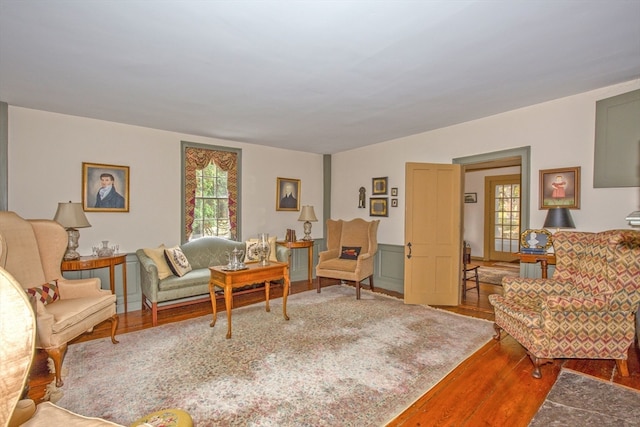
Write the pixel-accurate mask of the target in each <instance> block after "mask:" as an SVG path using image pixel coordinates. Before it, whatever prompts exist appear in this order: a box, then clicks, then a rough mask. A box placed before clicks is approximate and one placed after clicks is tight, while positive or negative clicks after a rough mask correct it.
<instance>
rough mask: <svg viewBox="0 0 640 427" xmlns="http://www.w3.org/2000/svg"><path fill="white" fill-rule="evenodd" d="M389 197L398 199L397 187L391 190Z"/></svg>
mask: <svg viewBox="0 0 640 427" xmlns="http://www.w3.org/2000/svg"><path fill="white" fill-rule="evenodd" d="M391 196H393V197H398V187H392V188H391Z"/></svg>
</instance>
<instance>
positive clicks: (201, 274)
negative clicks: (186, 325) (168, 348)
mask: <svg viewBox="0 0 640 427" xmlns="http://www.w3.org/2000/svg"><path fill="white" fill-rule="evenodd" d="M275 247H276V258H277V260H278V261H281V262H288V260H289V249H287V248H286V247H284V246H280V245H275ZM180 249H181V250H182V252H183V253H184V256H185V257H186V258H187V260H188V261H189V264H190V266H191V269H192V270H191V271H189V272H187V273H186V274H184V275H183V276H182V277H178V276H176V275H174V274H170V273H169V274H170V275H169V276H168V277H165V278H162V279H160V278H159V274H158V272H159V270H160V272H161V273H162V271H163V269H164V268H166V266H164V267H163V266H162V265H161V266H160V269H158V266H157V265H156V262H155V261H154V259H153V258H152V257H150V256H149V255H148V254H149V252H150V251H159V252H160V253H161V252H162V249H161V248H155V249H138V250H137V251H136V256H137V257H138V261H139V263H140V285H141V287H142V308H143V309H144V307H145V306H148V307H149V308H150V309H151V313H152V324H153V326H156V325H157V324H158V310H163V309H167V308H171V307H177V306H181V305H186V304H194V303H198V302H202V301H203V300H209V276H210V274H209V267H210V266H215V265H226V264H227V253H228V252H231V251H232V250H234V249H241V250H243V251H244V250H245V249H246V244H245V243H244V242H236V241H233V240H227V239H222V238H219V237H201V238H199V239H196V240H192V241H190V242H187V243H185V244H183V245H180ZM160 276H164V275H163V274H160Z"/></svg>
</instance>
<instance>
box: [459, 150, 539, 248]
mask: <svg viewBox="0 0 640 427" xmlns="http://www.w3.org/2000/svg"><path fill="white" fill-rule="evenodd" d="M530 153H531V147H529V146H526V147H519V148H514V149H509V150H503V151H494V152H489V153H483V154H478V155H473V156H468V157H460V158H455V159H453V163H454V164H461V165H463V171H464V174H465V175H467V174H468V173H470V174H473V173H478V172H479V171H491V172H490V173H489V172H487V175H501V174H513V173H514V172H513V168H514V167H519V171H520V172H519V177H520V205H519V208H520V218H519V219H520V227H521V229H523V230H524V229H526V228H529V206H530V203H529V198H530V175H531V172H530V171H531V167H530V157H531V156H530ZM508 168H512V169H508ZM494 170H496V171H494ZM500 170H502V171H507V172H504V173H501V172H498V171H500ZM476 184H477V186H476V188H477V189H478V191H479V192H481V194H482V197H481V196H480V194H478V196H479V197H477V199H478V204H477V205H473V204H471V205H467V204H465V209H464V217H463V219H462V224H463V236H464V239H465V240H469V241H470V244H471V247H472V254H473V257H474V258H476V257H477V258H479V259H482V260H484V261H489V260H490V257H491V256H490V253H489V240H490V239H488V238H487V237H485V236H486V235H487V233H486V230H487V229H488V227H489V226H490V225H489V224H490V221H487V220H486V218H485V217H486V216H487V214H486V212H485V206H484V205H485V197H484V193H485V190H484V178H482V182H478V183H476ZM474 190H475V188H474V189H471V190H470V189H468V188H467V186H465V189H464V190H463V191H464V192H465V193H467V192H470V191H471V192H474ZM480 202H482V205H480ZM474 209H475V210H474ZM473 223H475V224H476V225H475V226H473Z"/></svg>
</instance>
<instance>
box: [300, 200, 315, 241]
mask: <svg viewBox="0 0 640 427" xmlns="http://www.w3.org/2000/svg"><path fill="white" fill-rule="evenodd" d="M317 220H318V218H316V213H315V212H314V211H313V206H308V205H307V206H303V207H302V211H301V212H300V218H298V221H304V237H303V238H302V240H313V239H312V238H311V221H314V222H315V221H317Z"/></svg>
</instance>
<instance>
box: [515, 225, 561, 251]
mask: <svg viewBox="0 0 640 427" xmlns="http://www.w3.org/2000/svg"><path fill="white" fill-rule="evenodd" d="M552 244H553V243H552V241H551V233H549V232H548V231H547V230H524V231H523V232H522V233H521V234H520V247H521V248H525V249H544V250H546V249H548V248H550V247H551V245H552Z"/></svg>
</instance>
